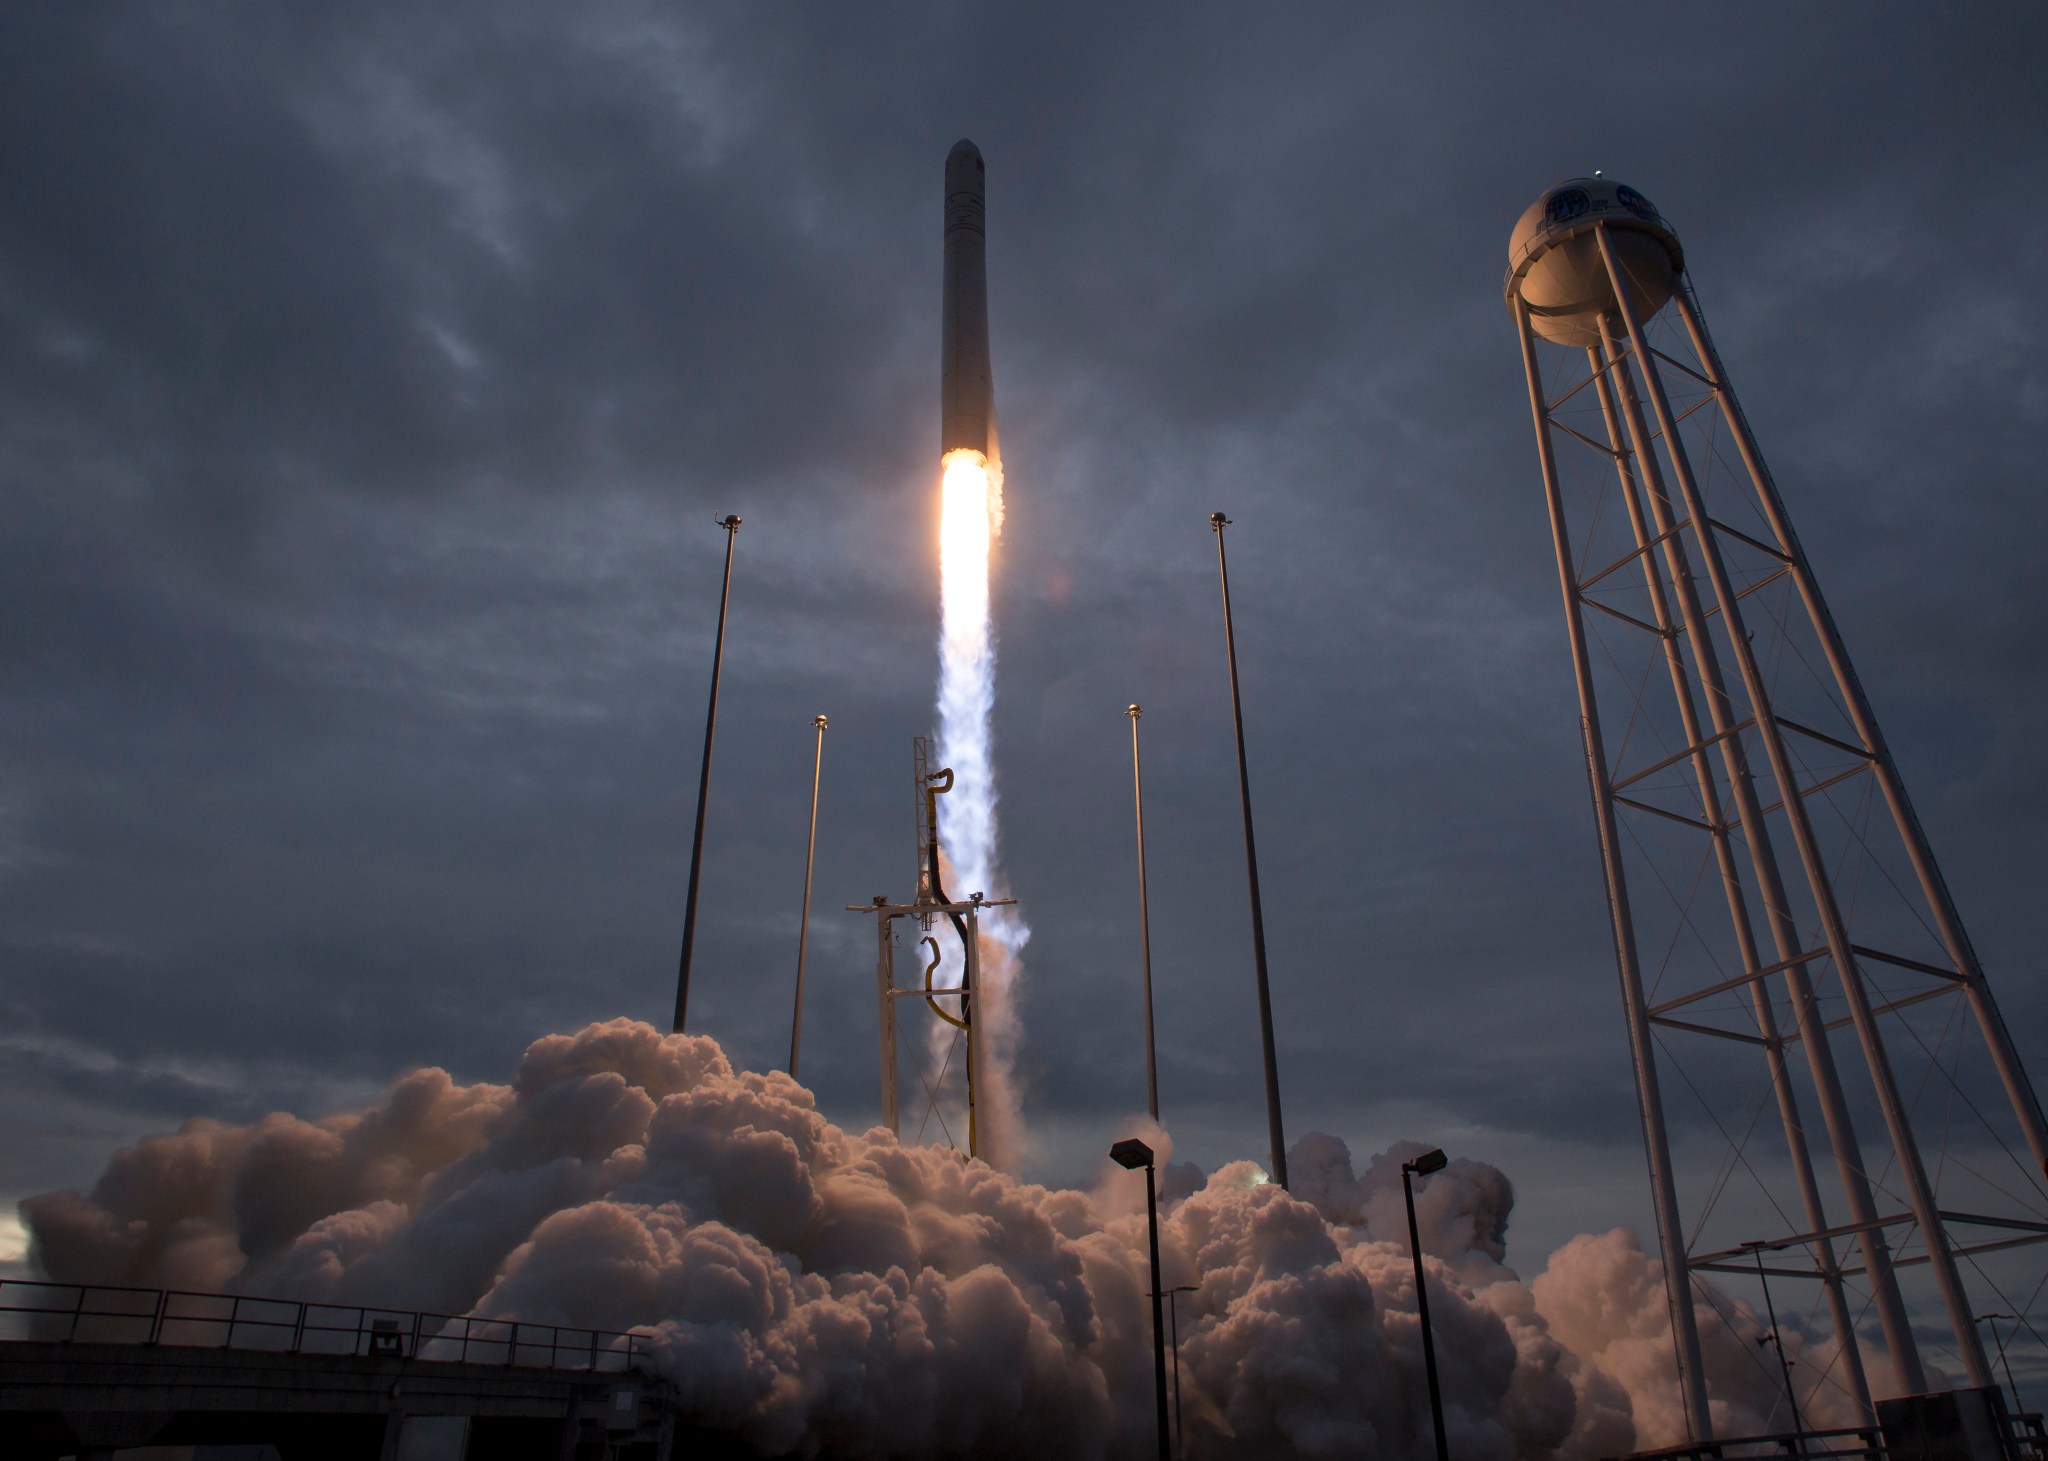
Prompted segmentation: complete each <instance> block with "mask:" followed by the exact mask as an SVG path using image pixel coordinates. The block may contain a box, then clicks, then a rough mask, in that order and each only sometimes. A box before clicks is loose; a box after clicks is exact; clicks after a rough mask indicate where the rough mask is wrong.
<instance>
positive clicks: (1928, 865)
mask: <svg viewBox="0 0 2048 1461" xmlns="http://www.w3.org/2000/svg"><path fill="white" fill-rule="evenodd" d="M1673 300H1674V302H1675V303H1676V304H1677V306H1678V310H1679V313H1680V315H1681V316H1682V317H1683V318H1684V320H1685V328H1686V332H1687V333H1688V334H1689V335H1690V336H1691V337H1692V346H1693V351H1694V353H1695V354H1697V355H1698V356H1699V359H1700V363H1701V364H1702V365H1704V366H1705V367H1706V368H1707V374H1708V375H1709V376H1711V377H1712V378H1713V391H1714V394H1715V396H1716V398H1717V399H1718V400H1719V402H1720V407H1721V414H1722V416H1723V418H1724V419H1725V420H1726V421H1727V422H1728V424H1729V427H1730V429H1731V430H1732V432H1733V433H1734V436H1735V447H1736V450H1737V452H1739V453H1740V454H1741V457H1742V463H1743V466H1744V468H1745V469H1747V471H1748V473H1749V479H1750V483H1751V485H1752V486H1753V487H1754V488H1755V490H1756V495H1757V502H1758V504H1759V505H1760V506H1761V507H1762V509H1763V513H1764V518H1765V520H1766V521H1767V522H1769V523H1770V525H1771V531H1772V533H1773V534H1774V535H1775V536H1776V538H1777V540H1778V546H1779V548H1780V550H1781V551H1783V552H1784V554H1785V555H1786V556H1787V557H1788V558H1790V559H1791V560H1792V565H1791V566H1792V574H1793V579H1794V582H1796V583H1797V585H1798V587H1799V597H1800V599H1801V601H1802V602H1803V604H1804V605H1805V608H1806V613H1807V617H1808V619H1809V620H1811V621H1812V624H1813V628H1814V633H1815V635H1816V637H1818V638H1819V640H1820V643H1821V647H1822V650H1823V651H1824V652H1825V654H1826V656H1827V661H1828V668H1829V670H1830V671H1831V672H1832V674H1833V676H1834V679H1835V685H1836V688H1837V689H1838V690H1840V692H1841V695H1842V703H1843V705H1844V706H1846V707H1847V709H1848V712H1849V721H1850V724H1851V725H1853V726H1855V728H1856V734H1857V735H1858V737H1860V738H1861V739H1862V742H1863V744H1864V746H1865V747H1866V748H1867V749H1868V751H1869V753H1870V756H1871V758H1872V762H1873V769H1874V770H1875V772H1876V773H1877V779H1878V786H1879V787H1880V789H1882V791H1883V792H1884V799H1885V805H1886V807H1887V808H1888V809H1889V811H1890V812H1891V817H1892V822H1893V825H1894V826H1895V827H1897V829H1898V833H1899V840H1900V842H1901V843H1902V844H1904V846H1905V849H1906V855H1907V857H1908V859H1909V860H1910V861H1911V862H1912V864H1913V874H1914V877H1915V878H1916V879H1917V880H1918V882H1919V884H1920V891H1921V896H1923V897H1924V898H1926V900H1927V905H1928V909H1929V911H1930V912H1931V913H1932V914H1933V916H1934V922H1935V926H1936V928H1937V929H1938V930H1939V931H1940V934H1941V941H1942V944H1943V945H1944V947H1945V948H1946V949H1947V950H1948V955H1949V958H1950V960H1951V961H1952V962H1953V963H1954V965H1955V969H1956V973H1957V974H1958V975H1959V976H1960V977H1961V978H1962V980H1963V981H1964V987H1965V991H1966V993H1967V995H1968V997H1969V1001H1970V1009H1971V1012H1972V1013H1973V1014H1974V1015H1975V1016H1976V1019H1977V1025H1978V1028H1979V1029H1980V1030H1981V1031H1982V1032H1983V1035H1984V1043H1985V1044H1986V1046H1988V1047H1989V1049H1990V1051H1991V1060H1992V1064H1993V1065H1994V1067H1995V1068H1996V1069H1997V1071H1998V1077H1999V1081H2000V1082H2001V1084H2003V1085H2004V1087H2005V1094H2006V1099H2007V1100H2008V1101H2010V1102H2011V1103H2012V1109H2013V1114H2014V1115H2015V1116H2016V1117H2017V1118H2018V1120H2019V1124H2020V1128H2021V1130H2022V1131H2023V1132H2025V1134H2026V1139H2027V1147H2028V1150H2029V1151H2031V1152H2032V1153H2033V1157H2034V1165H2035V1166H2036V1167H2037V1168H2038V1169H2039V1170H2040V1171H2041V1172H2042V1173H2043V1175H2048V1120H2044V1119H2043V1116H2042V1112H2041V1100H2040V1097H2039V1095H2038V1094H2037V1093H2036V1092H2035V1090H2034V1087H2033V1083H2032V1082H2031V1081H2030V1080H2028V1078H2027V1073H2026V1069H2025V1068H2024V1067H2023V1066H2022V1065H2021V1064H2020V1059H2019V1053H2018V1051H2016V1050H2015V1049H2014V1048H2013V1043H2012V1036H2011V1035H2010V1034H2009V1033H2008V1032H2007V1030H2006V1027H2005V1020H2004V1018H2003V1016H2001V1015H2000V1014H1999V1011H1998V1006H1997V1004H1996V1002H1995V1001H1993V999H1992V998H1991V992H1990V989H1989V988H1988V987H1987V986H1986V984H1985V982H1984V971H1983V968H1982V966H1981V965H1980V964H1979V963H1978V962H1977V953H1976V950H1975V949H1974V948H1973V947H1972V946H1971V943H1970V936H1969V933H1968V931H1967V930H1966V929H1965V928H1964V927H1963V920H1962V917H1961V915H1959V914H1958V913H1957V912H1956V907H1955V900H1954V899H1953V898H1952V897H1951V896H1950V894H1949V890H1948V883H1947V880H1946V879H1944V878H1943V877H1942V875H1941V868H1940V866H1939V865H1938V864H1937V863H1936V862H1935V860H1934V852H1933V850H1932V848H1930V847H1929V846H1928V842H1927V834H1926V832H1925V831H1923V830H1922V828H1921V826H1920V818H1919V817H1918V815H1916V814H1915V812H1914V811H1913V804H1912V802H1911V801H1910V800H1909V799H1908V798H1907V796H1906V788H1905V783H1904V782H1903V781H1901V780H1900V778H1899V770H1898V766H1897V764H1896V763H1895V762H1893V760H1892V753H1891V749H1890V747H1888V746H1887V745H1886V744H1885V740H1884V733H1883V732H1882V731H1881V730H1880V729H1879V727H1878V724H1877V717H1876V716H1875V715H1874V714H1872V712H1871V709H1870V702H1869V700H1868V699H1867V698H1866V697H1865V696H1864V693H1863V682H1862V681H1861V680H1860V679H1859V678H1858V677H1857V674H1856V667H1855V665H1854V664H1852V663H1851V662H1850V659H1849V652H1848V650H1847V649H1846V648H1845V647H1844V646H1843V644H1842V636H1841V632H1840V631H1839V630H1838V629H1837V628H1836V627H1835V620H1834V616H1833V615H1832V614H1830V613H1829V612H1828V608H1827V602H1826V601H1825V600H1824V599H1822V598H1821V594H1820V586H1819V585H1818V584H1817V583H1816V582H1815V580H1814V576H1813V568H1812V566H1811V565H1810V564H1809V563H1808V562H1807V559H1806V550H1805V549H1804V548H1802V547H1801V546H1800V544H1799V537H1798V535H1797V534H1796V533H1795V532H1793V530H1792V522H1791V519H1790V517H1788V516H1787V514H1786V512H1785V505H1784V502H1783V500H1782V499H1780V497H1779V496H1778V487H1777V483H1776V482H1774V481H1773V480H1772V479H1771V474H1770V469H1769V468H1768V467H1767V466H1765V464H1764V459H1763V455H1762V453H1760V452H1759V451H1758V450H1757V446H1756V439H1755V437H1754V436H1752V435H1751V434H1750V430H1749V421H1748V419H1747V418H1746V417H1744V415H1743V414H1742V406H1741V403H1740V402H1738V401H1737V400H1736V399H1735V393H1734V392H1733V391H1731V390H1730V389H1729V388H1728V375H1727V371H1726V370H1725V369H1724V368H1723V366H1722V364H1721V357H1720V355H1719V353H1717V352H1716V351H1715V349H1714V342H1713V340H1712V338H1711V337H1710V336H1709V335H1708V334H1707V329H1706V324H1705V322H1704V321H1703V320H1702V319H1701V318H1700V314H1699V307H1698V305H1697V304H1695V303H1694V301H1693V299H1692V296H1691V293H1690V291H1689V290H1687V289H1684V288H1681V289H1680V290H1679V291H1678V293H1677V294H1676V295H1674V296H1673Z"/></svg>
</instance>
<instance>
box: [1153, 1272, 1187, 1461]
mask: <svg viewBox="0 0 2048 1461" xmlns="http://www.w3.org/2000/svg"><path fill="white" fill-rule="evenodd" d="M1194 1291H1195V1286H1194V1285H1193V1284H1191V1283H1183V1284H1176V1285H1175V1286H1174V1287H1172V1288H1170V1289H1168V1290H1167V1291H1166V1327H1167V1329H1168V1330H1169V1331H1170V1332H1171V1335H1172V1338H1173V1434H1174V1441H1175V1453H1176V1454H1180V1453H1182V1452H1185V1451H1186V1450H1187V1444H1188V1433H1187V1427H1186V1426H1185V1425H1184V1424H1182V1422H1181V1418H1180V1306H1179V1305H1178V1304H1176V1303H1175V1302H1174V1300H1175V1299H1176V1298H1178V1297H1180V1295H1182V1294H1191V1293H1193V1292H1194ZM1153 1297H1154V1298H1157V1297H1158V1295H1156V1294H1155V1295H1153Z"/></svg>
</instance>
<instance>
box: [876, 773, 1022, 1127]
mask: <svg viewBox="0 0 2048 1461" xmlns="http://www.w3.org/2000/svg"><path fill="white" fill-rule="evenodd" d="M913 767H914V770H913V777H914V790H915V796H916V803H917V893H916V895H915V896H914V897H913V898H912V899H911V901H910V902H908V903H891V902H890V901H889V899H888V896H887V895H886V894H882V893H877V894H876V895H875V897H874V900H873V901H872V902H870V903H852V904H848V905H847V911H848V912H849V913H871V914H873V915H874V917H875V938H876V954H875V1014H876V1019H877V1023H878V1025H879V1032H878V1033H879V1035H880V1066H881V1071H880V1074H881V1086H882V1124H883V1125H885V1126H887V1127H888V1128H889V1130H890V1131H891V1132H892V1133H894V1134H895V1135H896V1136H898V1137H901V1136H902V1134H903V1084H902V1075H901V1071H900V1068H899V1065H898V1061H897V1049H898V1042H897V1035H898V1021H897V1017H896V1009H897V1003H896V1002H897V1001H898V1000H902V999H921V1000H923V1001H924V1002H925V1004H926V1005H927V1006H928V1007H929V1009H930V1010H931V1013H932V1014H933V1015H934V1016H935V1017H937V1018H938V1019H940V1020H942V1021H944V1022H945V1023H946V1024H948V1025H951V1026H952V1027H953V1028H954V1029H955V1030H957V1031H958V1032H959V1042H958V1043H964V1044H965V1046H966V1063H965V1069H964V1071H963V1073H962V1074H963V1080H964V1084H965V1087H966V1092H967V1155H968V1156H970V1157H976V1156H979V1155H981V1152H980V1126H979V1121H978V1119H977V1115H976V1110H975V1097H976V1095H977V1088H976V1079H977V1075H978V1073H979V1072H981V1071H982V1070H985V1069H986V1067H985V1066H984V1065H983V1063H982V1052H981V1039H982V1036H981V1030H980V1021H979V1020H978V1018H977V1015H978V1013H979V1011H978V1009H977V1005H976V999H975V995H976V992H977V991H978V989H979V988H980V978H981V921H980V920H981V913H982V910H984V909H987V908H1004V907H1008V906H1010V905H1011V904H1013V903H1015V902H1016V899H1014V898H989V897H987V896H985V895H984V894H983V893H982V892H980V891H978V890H977V891H976V892H974V893H972V894H970V895H969V896H968V897H967V898H965V899H962V900H956V899H953V898H949V897H948V896H947V895H946V890H945V884H944V880H943V876H942V872H941V854H940V849H939V831H938V799H939V797H941V796H942V795H944V794H945V793H946V792H948V791H951V790H952V789H953V772H952V770H951V769H950V768H940V769H938V770H934V769H933V768H932V765H931V742H930V741H929V739H928V738H926V737H924V736H919V737H917V739H916V741H915V742H914V750H913ZM898 919H912V920H914V921H915V922H916V924H917V926H918V929H919V930H920V937H919V940H918V942H919V944H920V945H921V946H922V947H924V948H926V949H928V950H930V952H931V959H930V961H929V962H928V963H926V964H925V965H923V972H924V978H923V980H922V982H921V983H919V984H915V985H911V986H908V987H903V986H899V985H898V984H897V982H896V922H897V920H898ZM941 919H943V920H945V922H946V923H947V924H948V925H949V926H950V928H951V930H952V932H953V934H954V936H955V938H956V939H957V941H958V943H959V946H960V947H959V955H958V957H959V961H960V965H959V967H960V982H959V983H958V984H956V985H945V984H935V983H934V982H933V978H932V976H933V975H934V974H935V973H937V971H938V970H939V968H940V967H941V965H942V963H943V962H944V957H945V955H944V952H943V950H942V947H941V944H940V941H939V939H938V938H937V937H935V936H934V935H933V933H932V929H933V926H934V925H935V924H937V923H938V922H939V921H940V920H941ZM942 1000H947V1001H952V1002H954V1003H956V1004H957V1007H958V1012H957V1013H953V1012H950V1011H948V1010H947V1009H946V1007H945V1005H944V1004H942V1003H941V1001H942ZM948 1060H949V1062H950V1056H949V1057H948ZM946 1073H947V1066H945V1065H942V1066H941V1067H940V1069H939V1071H938V1072H937V1073H936V1074H935V1075H933V1076H932V1078H931V1079H930V1080H929V1081H927V1080H925V1079H924V1077H923V1073H922V1071H920V1072H919V1084H920V1085H921V1086H922V1087H923V1089H924V1094H925V1098H926V1100H927V1102H928V1103H929V1104H930V1106H931V1107H932V1108H933V1109H936V1107H937V1105H938V1103H939V1099H940V1092H941V1089H942V1088H943V1086H944V1084H945V1078H946Z"/></svg>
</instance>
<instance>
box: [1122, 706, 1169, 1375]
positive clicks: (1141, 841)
mask: <svg viewBox="0 0 2048 1461" xmlns="http://www.w3.org/2000/svg"><path fill="white" fill-rule="evenodd" d="M1144 713H1145V712H1144V711H1142V710H1140V709H1139V708H1138V707H1137V706H1135V705H1133V706H1130V707H1128V708H1127V709H1126V710H1125V711H1124V714H1125V715H1128V716H1129V717H1130V718H1131V797H1132V800H1133V801H1135V802H1136V803H1137V807H1138V957H1139V961H1140V965H1141V967H1142V969H1143V972H1144V977H1145V1109H1146V1110H1148V1111H1150V1112H1151V1113H1152V1119H1153V1120H1154V1121H1157V1120H1158V1119H1159V1058H1158V1054H1157V1052H1156V1050H1155V1048H1154V1046H1153V1044H1152V919H1151V915H1150V914H1149V913H1148V912H1147V911H1146V906H1145V779H1144V777H1143V776H1142V775H1141V774H1140V772H1139V769H1138V717H1139V716H1141V715H1143V714H1144ZM1178 1362H1179V1361H1178V1359H1176V1361H1175V1363H1178Z"/></svg>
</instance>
